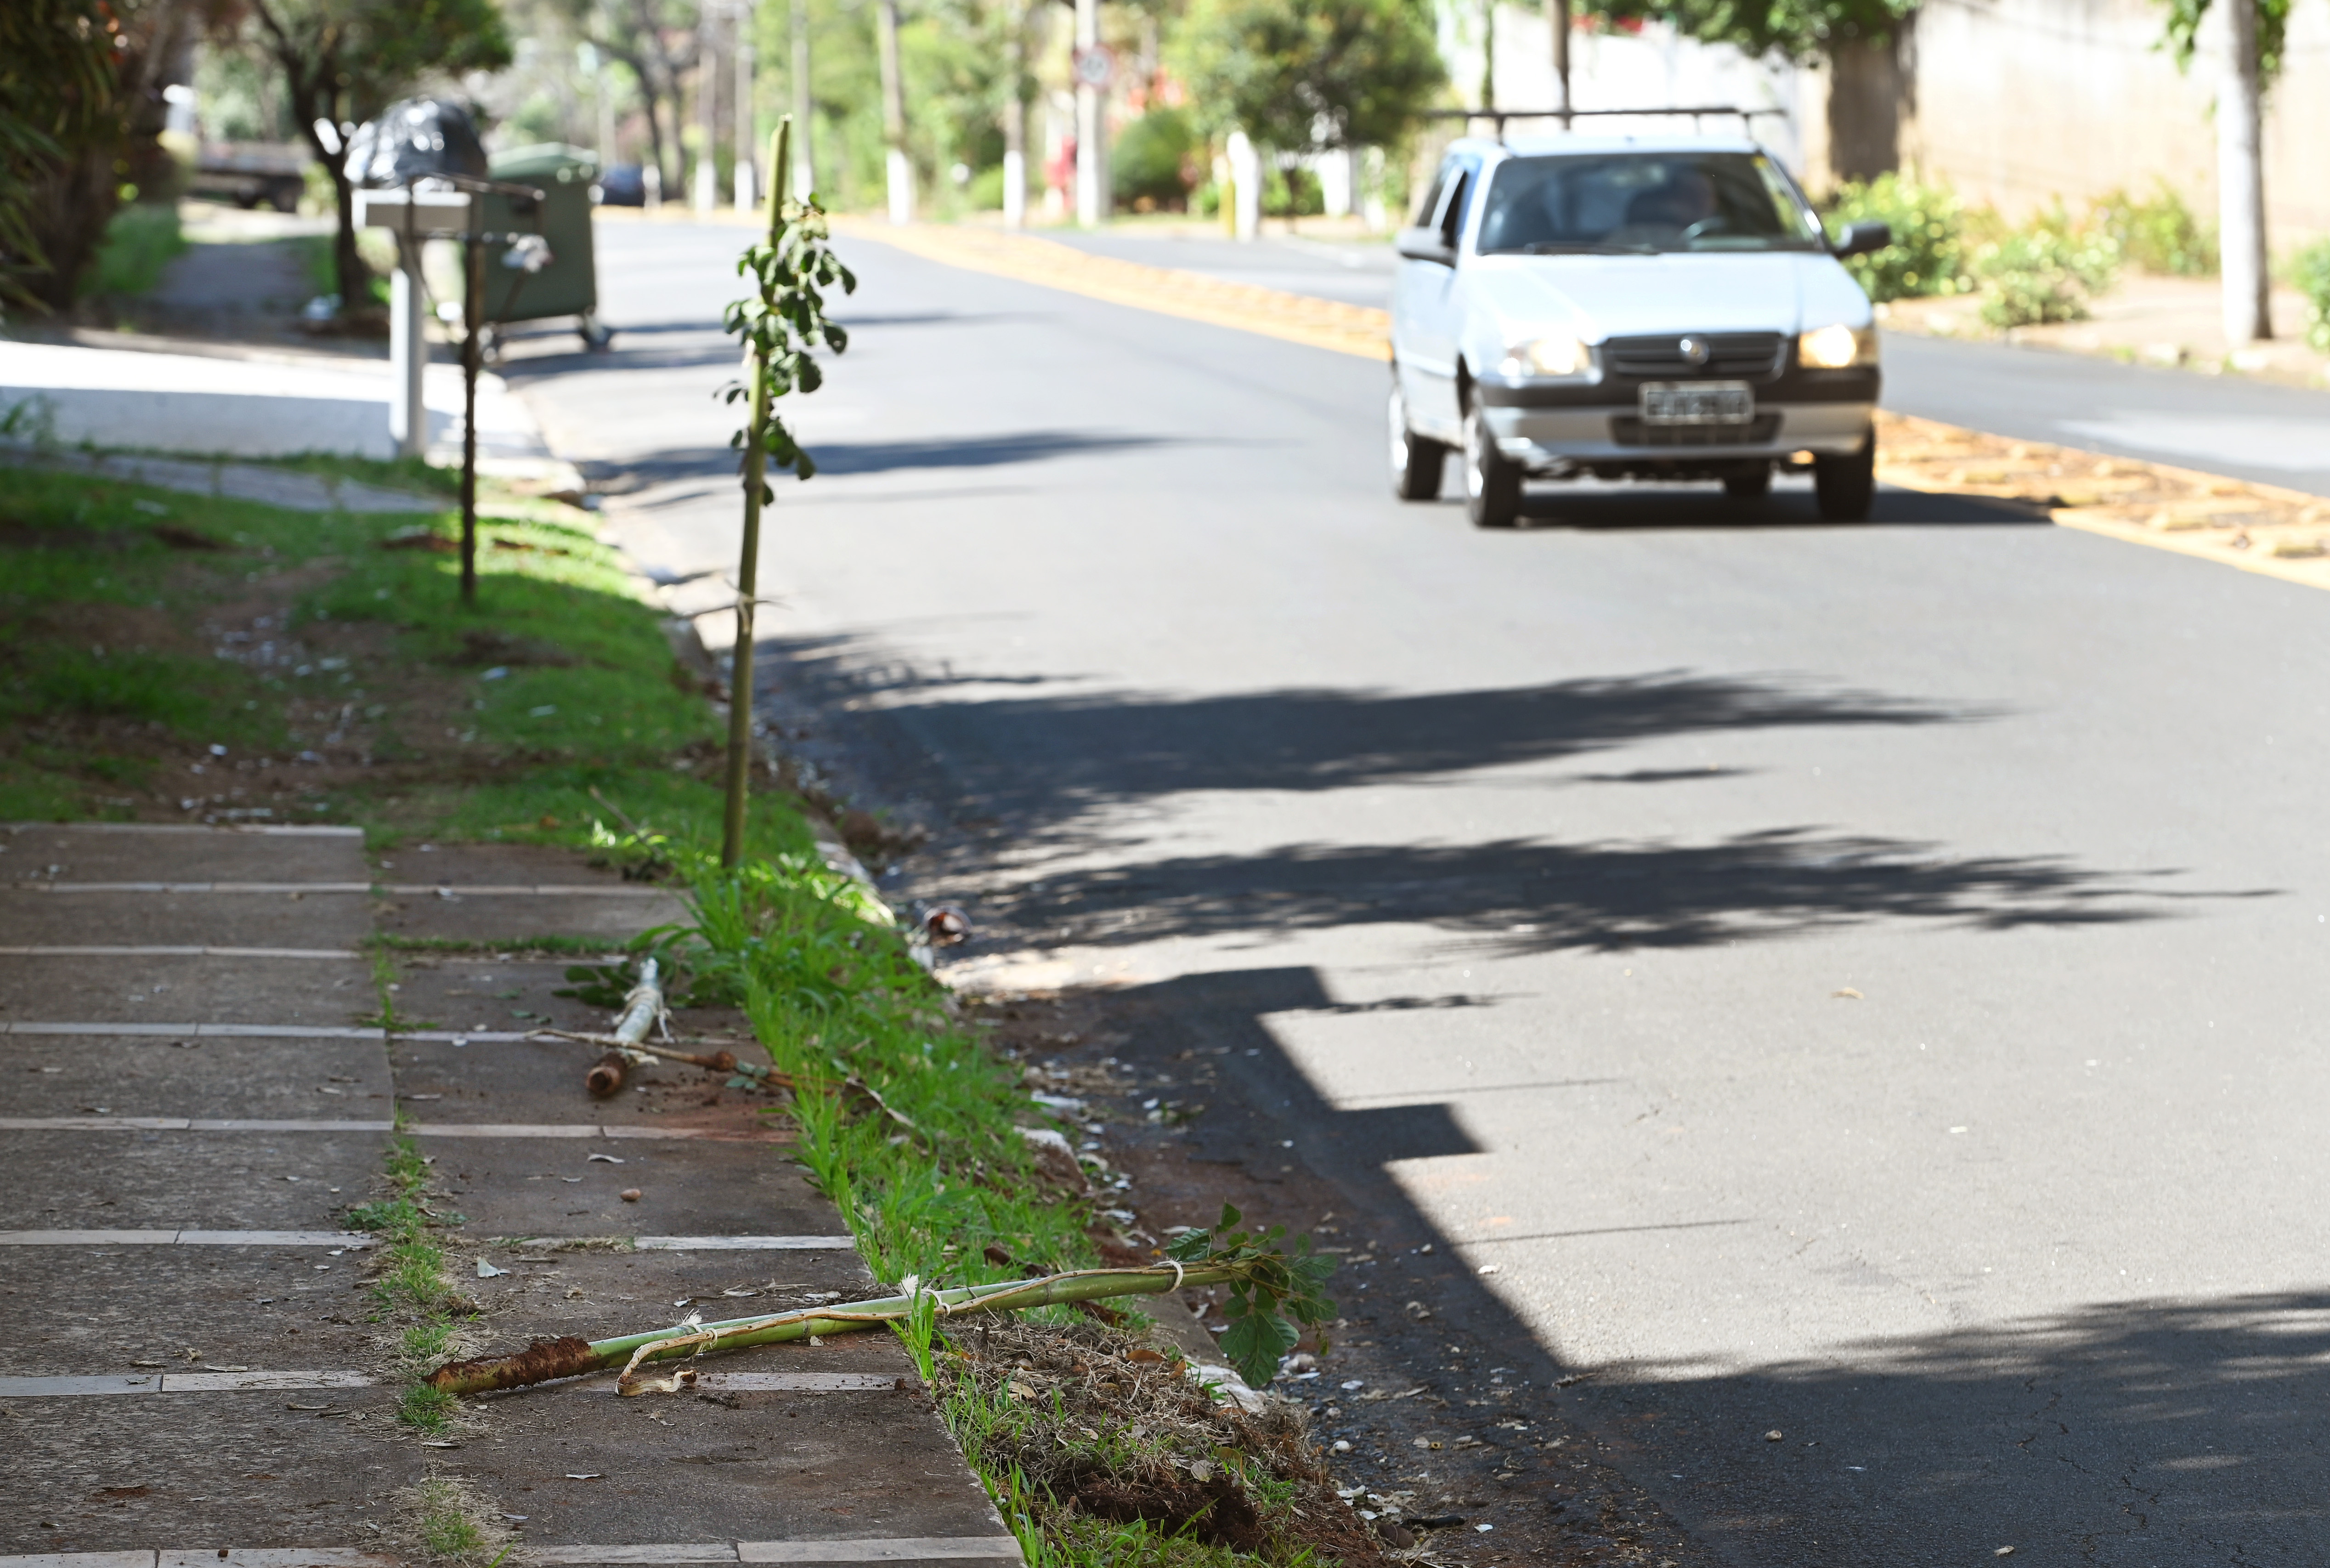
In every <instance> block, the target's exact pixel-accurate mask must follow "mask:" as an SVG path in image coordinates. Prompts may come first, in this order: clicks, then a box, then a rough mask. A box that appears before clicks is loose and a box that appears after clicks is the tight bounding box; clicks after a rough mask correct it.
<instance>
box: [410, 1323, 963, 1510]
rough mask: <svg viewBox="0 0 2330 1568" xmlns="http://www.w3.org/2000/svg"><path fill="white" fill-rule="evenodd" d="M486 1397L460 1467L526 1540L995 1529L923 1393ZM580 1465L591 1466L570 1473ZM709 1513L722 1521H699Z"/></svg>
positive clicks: (878, 1348)
mask: <svg viewBox="0 0 2330 1568" xmlns="http://www.w3.org/2000/svg"><path fill="white" fill-rule="evenodd" d="M851 1337H852V1338H855V1339H859V1340H866V1341H868V1342H870V1343H869V1344H868V1345H867V1346H866V1347H865V1349H866V1350H867V1352H869V1353H871V1354H872V1355H873V1356H876V1357H878V1358H879V1359H881V1360H882V1361H884V1362H885V1363H886V1364H887V1365H888V1366H892V1367H895V1369H896V1372H897V1374H898V1375H899V1376H902V1377H905V1376H909V1375H910V1374H911V1373H912V1367H911V1365H910V1364H909V1363H908V1362H907V1360H906V1357H905V1353H904V1351H903V1350H902V1349H901V1348H899V1347H898V1346H897V1345H896V1344H895V1341H894V1340H890V1339H889V1336H888V1335H884V1336H882V1340H879V1341H877V1340H875V1339H874V1336H872V1335H853V1336H851ZM884 1341H887V1342H888V1343H887V1344H885V1343H884ZM837 1343H838V1342H837ZM768 1348H769V1349H770V1350H772V1351H773V1350H777V1349H781V1348H785V1347H780V1346H770V1347H768ZM828 1348H830V1346H829V1347H828ZM819 1354H821V1353H819V1352H816V1351H810V1352H807V1353H806V1354H805V1355H804V1356H802V1357H801V1358H800V1359H803V1360H806V1359H809V1358H810V1357H815V1356H818V1355H819ZM747 1356H751V1357H753V1361H754V1364H755V1365H756V1366H758V1365H761V1364H769V1363H772V1362H773V1361H774V1360H775V1359H776V1358H774V1357H763V1356H761V1355H759V1354H758V1353H753V1352H747V1353H741V1354H739V1355H738V1356H735V1357H732V1358H729V1359H730V1360H731V1361H734V1362H739V1363H741V1362H742V1361H744V1359H745V1358H746V1357H747ZM820 1364H823V1363H820ZM481 1408H482V1409H483V1410H484V1411H485V1415H486V1421H487V1426H488V1431H489V1432H490V1433H491V1434H492V1440H491V1441H489V1442H483V1443H475V1444H472V1445H470V1446H469V1448H467V1449H464V1450H462V1452H461V1453H460V1454H459V1456H458V1457H457V1459H455V1461H454V1466H455V1468H458V1469H459V1471H460V1472H461V1473H462V1474H463V1475H464V1477H465V1478H469V1480H471V1481H472V1482H473V1483H474V1484H475V1485H477V1486H478V1487H480V1488H481V1489H482V1490H483V1491H485V1493H486V1494H487V1495H488V1497H492V1498H494V1499H495V1500H496V1501H497V1503H498V1504H499V1505H500V1506H502V1507H504V1508H506V1509H507V1510H509V1511H511V1512H514V1513H523V1514H526V1516H527V1519H526V1544H527V1546H528V1547H529V1548H530V1549H535V1550H541V1549H544V1548H547V1547H554V1546H557V1545H561V1544H584V1543H589V1544H627V1543H636V1544H652V1543H681V1542H690V1541H703V1540H704V1539H706V1537H707V1536H715V1537H725V1538H727V1539H731V1540H734V1539H759V1540H777V1541H781V1540H785V1539H788V1538H791V1539H809V1540H815V1539H827V1540H830V1539H832V1538H835V1537H852V1536H855V1537H861V1538H863V1537H877V1538H878V1537H889V1538H897V1537H933V1536H937V1537H971V1538H974V1539H992V1538H994V1537H996V1536H999V1535H1005V1531H1004V1529H1003V1525H1002V1521H1001V1520H1000V1519H999V1517H998V1516H996V1514H995V1512H994V1509H993V1507H992V1506H990V1504H989V1502H988V1500H987V1497H986V1494H985V1493H984V1492H983V1491H982V1490H980V1487H978V1485H977V1484H976V1483H975V1482H974V1481H973V1480H972V1479H971V1476H970V1474H969V1472H968V1471H967V1470H965V1468H963V1464H962V1459H961V1455H960V1454H959V1453H958V1451H957V1450H956V1449H955V1446H954V1443H953V1441H952V1439H951V1438H950V1437H949V1436H948V1435H947V1433H946V1431H945V1430H944V1428H943V1427H942V1426H941V1425H940V1423H939V1421H938V1418H937V1416H936V1415H935V1413H934V1412H933V1411H931V1409H930V1407H929V1404H928V1402H927V1400H925V1399H924V1398H923V1396H921V1395H919V1394H910V1393H905V1392H890V1393H876V1394H865V1395H837V1394H810V1393H791V1392H745V1393H729V1394H725V1395H718V1396H711V1397H687V1396H683V1397H669V1398H666V1397H658V1396H650V1397H646V1398H640V1399H604V1398H586V1397H580V1396H576V1395H571V1394H567V1393H565V1392H561V1391H558V1390H555V1389H543V1390H538V1391H535V1392H532V1393H530V1394H527V1395H524V1396H518V1397H508V1398H504V1399H501V1400H497V1401H495V1402H491V1403H490V1404H489V1405H486V1406H483V1407H481ZM574 1475H590V1476H595V1477H597V1479H595V1480H590V1481H577V1480H570V1479H568V1478H569V1477H570V1476H574ZM715 1519H716V1520H717V1521H718V1525H717V1528H716V1531H715V1529H708V1528H707V1527H706V1526H707V1525H712V1524H713V1523H714V1521H715Z"/></svg>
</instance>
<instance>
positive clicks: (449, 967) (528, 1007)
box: [395, 954, 607, 1092]
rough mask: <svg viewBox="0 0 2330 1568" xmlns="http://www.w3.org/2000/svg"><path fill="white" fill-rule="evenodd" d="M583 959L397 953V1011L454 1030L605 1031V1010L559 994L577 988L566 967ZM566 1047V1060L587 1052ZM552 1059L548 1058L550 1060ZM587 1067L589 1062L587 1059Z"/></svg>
mask: <svg viewBox="0 0 2330 1568" xmlns="http://www.w3.org/2000/svg"><path fill="white" fill-rule="evenodd" d="M579 963H580V961H579V960H576V959H564V960H545V961H517V962H507V961H506V962H495V961H493V960H492V959H491V958H490V957H484V958H473V957H469V956H466V955H465V956H462V957H446V958H438V957H431V956H428V955H419V954H398V955H396V957H395V965H396V984H397V987H398V990H397V993H396V1006H397V1011H398V1012H401V1013H404V1014H407V1015H409V1016H412V1017H414V1018H433V1019H440V1020H442V1021H443V1022H445V1023H446V1024H447V1025H448V1026H449V1027H450V1028H453V1029H460V1030H467V1031H469V1032H470V1033H472V1034H477V1033H483V1032H486V1031H501V1032H509V1031H518V1032H523V1031H526V1030H529V1029H543V1028H548V1029H564V1030H570V1031H575V1032H578V1033H593V1032H603V1031H605V1030H606V1027H607V1015H606V1011H605V1010H604V1009H603V1008H598V1007H593V1006H592V1005H591V1004H590V1003H585V1002H581V1001H577V1000H576V999H574V998H573V997H569V996H560V995H558V994H557V993H559V992H561V991H571V990H573V988H574V983H573V981H570V980H568V979H567V978H566V971H567V970H568V969H569V968H573V967H577V966H578V965H579ZM562 1049H563V1050H564V1056H565V1058H567V1059H573V1058H576V1057H578V1056H583V1053H585V1052H587V1050H588V1048H587V1047H585V1046H581V1045H567V1046H565V1047H564V1048H562ZM548 1060H551V1059H549V1058H547V1057H545V1062H547V1061H548ZM584 1065H585V1066H587V1065H588V1059H587V1057H584ZM574 1077H575V1080H576V1082H577V1083H578V1084H579V1083H580V1082H581V1079H582V1068H581V1067H578V1068H577V1069H575V1073H574ZM577 1092H580V1091H579V1089H578V1091H577Z"/></svg>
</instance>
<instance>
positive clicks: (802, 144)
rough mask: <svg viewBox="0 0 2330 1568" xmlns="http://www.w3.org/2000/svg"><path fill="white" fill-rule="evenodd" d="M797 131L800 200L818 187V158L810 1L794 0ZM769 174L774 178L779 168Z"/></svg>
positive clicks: (796, 181) (796, 180)
mask: <svg viewBox="0 0 2330 1568" xmlns="http://www.w3.org/2000/svg"><path fill="white" fill-rule="evenodd" d="M792 11H793V70H792V77H793V134H792V164H793V168H792V181H793V195H794V199H795V200H796V201H803V202H805V201H807V200H809V198H810V194H811V193H812V192H814V191H815V190H816V189H817V172H816V168H815V165H816V162H817V160H816V159H815V158H814V157H811V156H810V145H809V128H810V90H809V0H793V4H792ZM769 177H770V178H771V179H772V180H773V179H775V178H776V177H777V176H776V171H775V170H773V169H772V170H771V171H770V172H769Z"/></svg>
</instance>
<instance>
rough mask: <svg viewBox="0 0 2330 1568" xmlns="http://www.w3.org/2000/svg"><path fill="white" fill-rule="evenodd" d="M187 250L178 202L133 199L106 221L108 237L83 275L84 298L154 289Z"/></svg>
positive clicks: (135, 293) (82, 292) (124, 294)
mask: <svg viewBox="0 0 2330 1568" xmlns="http://www.w3.org/2000/svg"><path fill="white" fill-rule="evenodd" d="M185 250H186V236H185V233H183V232H181V230H180V229H179V226H178V207H177V204H176V203H175V202H140V203H133V204H130V205H128V206H126V207H123V208H122V209H121V210H120V211H119V212H118V213H116V214H113V218H112V221H111V222H109V223H107V224H106V226H105V238H104V240H103V241H101V242H99V245H98V248H97V257H96V259H95V261H92V262H91V263H90V269H89V271H88V272H87V273H86V274H85V275H84V276H83V277H82V279H81V294H82V296H83V297H84V298H86V297H88V296H90V295H114V296H130V295H137V294H145V293H148V292H151V291H152V290H153V288H154V285H155V284H156V283H158V282H160V281H161V280H162V272H163V270H164V269H165V268H166V267H167V266H169V264H170V263H171V262H172V261H175V259H176V258H177V257H179V256H181V255H183V254H184V253H185Z"/></svg>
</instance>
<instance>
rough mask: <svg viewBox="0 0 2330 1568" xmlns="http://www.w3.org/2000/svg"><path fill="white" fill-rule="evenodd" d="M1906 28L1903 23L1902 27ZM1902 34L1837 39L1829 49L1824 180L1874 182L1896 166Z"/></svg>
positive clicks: (1904, 90)
mask: <svg viewBox="0 0 2330 1568" xmlns="http://www.w3.org/2000/svg"><path fill="white" fill-rule="evenodd" d="M1901 26H1902V27H1903V28H1904V29H1906V28H1907V27H1908V26H1909V23H1907V22H1904V23H1902V24H1901ZM1902 43H1903V40H1902V35H1901V33H1898V32H1897V33H1893V34H1892V35H1890V36H1889V37H1887V38H1884V39H1880V40H1873V41H1872V40H1870V39H1865V38H1850V39H1842V40H1840V41H1839V42H1837V43H1834V44H1833V45H1832V46H1831V48H1830V50H1829V86H1828V164H1829V177H1830V178H1831V179H1832V180H1833V181H1836V182H1838V183H1840V184H1841V183H1842V182H1844V181H1846V180H1873V179H1875V178H1876V177H1877V176H1879V175H1883V174H1890V173H1892V172H1893V171H1894V170H1896V169H1898V168H1899V167H1900V166H1901V111H1902V109H1903V108H1904V107H1905V105H1906V104H1907V102H1908V100H1909V93H1910V91H1911V87H1910V82H1909V77H1908V73H1907V72H1906V71H1903V70H1902V61H1901V56H1902V52H1903V50H1902Z"/></svg>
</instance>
